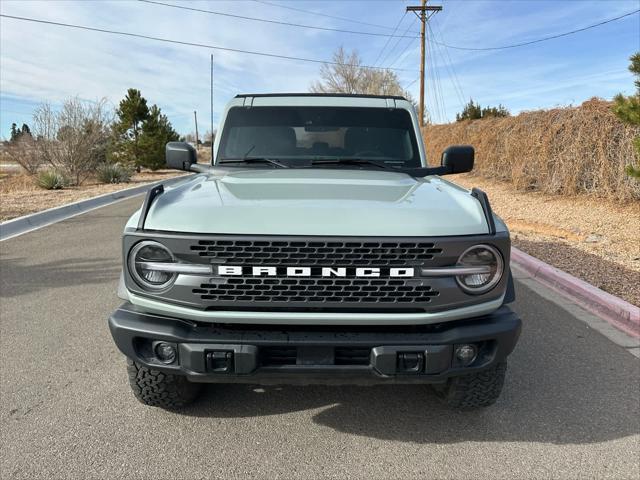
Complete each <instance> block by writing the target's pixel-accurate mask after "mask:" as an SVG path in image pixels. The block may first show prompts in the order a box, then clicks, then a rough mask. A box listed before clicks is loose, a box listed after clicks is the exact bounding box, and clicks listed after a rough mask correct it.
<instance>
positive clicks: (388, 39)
mask: <svg viewBox="0 0 640 480" xmlns="http://www.w3.org/2000/svg"><path fill="white" fill-rule="evenodd" d="M406 16H407V12H404V15H402V17H401V18H400V21H399V22H398V23H397V24H396V27H395V28H394V29H393V33H392V34H391V36H393V34H394V33H396V30H398V27H399V26H400V24H401V23H402V21H403V20H404V17H406ZM390 41H391V37H389V38H387V41H386V42H385V44H384V46H383V47H382V50H380V53H378V56H377V57H376V59H375V61H374V62H373V64H374V65H375V64H377V63H378V60H380V57H381V56H382V52H384V50H385V49H386V48H387V45H389V42H390Z"/></svg>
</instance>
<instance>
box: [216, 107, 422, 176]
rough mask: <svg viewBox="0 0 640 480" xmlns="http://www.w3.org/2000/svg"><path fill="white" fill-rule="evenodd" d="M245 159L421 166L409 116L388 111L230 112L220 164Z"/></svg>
mask: <svg viewBox="0 0 640 480" xmlns="http://www.w3.org/2000/svg"><path fill="white" fill-rule="evenodd" d="M243 158H267V159H271V160H285V161H286V162H287V164H288V165H290V166H292V167H295V166H297V165H296V163H299V164H300V166H302V165H309V164H310V163H311V162H312V161H313V160H319V159H322V160H336V161H340V160H345V159H347V160H348V159H359V160H375V161H376V162H378V163H381V164H385V165H388V166H390V167H400V168H418V167H421V166H422V165H421V162H420V153H419V151H418V146H417V143H416V138H415V134H414V129H413V122H412V119H411V115H410V114H409V112H408V111H406V110H403V109H386V108H357V107H252V108H244V107H234V108H232V109H230V110H229V112H228V114H227V118H226V120H225V124H224V129H223V132H222V136H221V138H220V148H219V153H218V160H219V161H222V162H223V161H224V160H225V159H243ZM346 164H347V165H351V166H352V168H353V166H354V164H353V163H351V164H349V163H346ZM262 165H264V164H262Z"/></svg>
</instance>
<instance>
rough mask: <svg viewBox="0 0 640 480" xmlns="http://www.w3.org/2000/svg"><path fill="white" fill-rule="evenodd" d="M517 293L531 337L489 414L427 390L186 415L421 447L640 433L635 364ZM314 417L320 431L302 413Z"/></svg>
mask: <svg viewBox="0 0 640 480" xmlns="http://www.w3.org/2000/svg"><path fill="white" fill-rule="evenodd" d="M517 289H518V294H519V298H520V300H519V301H518V304H517V305H516V309H517V310H518V309H519V310H520V311H521V312H523V323H524V329H523V334H522V337H521V339H520V343H519V344H518V346H517V347H516V350H515V352H514V353H513V355H512V356H511V357H510V359H509V370H508V373H507V381H506V384H505V388H504V390H503V393H502V396H501V397H500V399H499V400H498V402H497V403H496V404H495V405H493V406H491V407H488V408H486V409H482V410H476V411H466V412H465V411H455V410H450V409H448V408H447V407H445V406H443V405H441V404H440V403H439V400H438V399H437V398H436V397H435V396H434V394H433V393H431V391H430V389H429V388H428V387H426V386H408V385H397V386H394V385H389V386H375V387H353V386H349V387H324V386H309V387H293V386H283V387H263V386H260V387H257V386H249V385H211V386H208V387H207V391H206V394H205V395H204V398H203V399H202V400H200V401H199V402H198V403H197V404H195V405H193V406H192V407H191V408H189V409H188V410H186V411H184V412H183V414H185V415H190V416H198V417H212V418H240V417H242V418H247V417H256V421H260V420H259V418H257V417H261V416H268V415H286V414H292V422H295V423H298V422H302V424H301V426H300V428H308V429H310V430H313V429H314V428H317V427H318V426H322V427H330V428H332V429H334V430H336V431H339V432H344V433H349V434H352V435H361V436H366V437H372V438H376V439H384V440H393V441H399V442H414V443H457V442H468V441H476V442H540V443H552V444H589V443H598V442H605V441H609V440H613V439H618V438H624V437H627V436H630V435H638V434H640V401H639V393H638V389H637V379H638V378H639V375H640V363H639V362H638V360H637V358H635V357H633V356H632V355H630V354H629V353H628V352H626V351H624V349H622V348H621V347H618V346H616V345H613V344H611V343H610V341H609V340H608V339H606V338H605V337H603V336H601V335H600V334H599V333H597V332H595V331H593V330H592V329H590V328H589V327H588V326H587V325H586V324H583V323H582V322H579V321H576V320H570V319H569V318H568V317H567V316H566V313H563V311H562V310H560V307H557V306H556V305H555V304H553V303H551V302H548V301H546V300H544V299H542V298H541V297H539V296H537V295H535V294H533V293H532V292H531V291H530V290H529V289H528V288H526V287H524V286H522V285H517ZM518 307H519V308H518ZM316 409H317V410H318V412H312V415H311V418H312V421H313V423H312V424H311V423H309V424H308V425H307V424H304V422H305V421H306V420H305V419H306V417H300V415H296V413H297V412H301V411H307V410H316ZM265 428H266V427H265Z"/></svg>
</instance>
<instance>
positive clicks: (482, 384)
mask: <svg viewBox="0 0 640 480" xmlns="http://www.w3.org/2000/svg"><path fill="white" fill-rule="evenodd" d="M506 372H507V362H506V361H504V362H500V363H498V364H497V365H495V366H494V367H491V368H489V369H487V370H482V371H480V372H476V373H470V374H468V375H461V376H459V377H452V378H450V379H449V380H447V383H446V384H444V385H441V386H436V387H435V391H436V395H437V396H438V397H439V398H440V400H442V402H444V403H445V404H446V405H447V406H449V407H451V408H457V409H464V410H472V409H475V408H481V407H488V406H489V405H493V404H494V403H495V402H496V400H497V399H498V397H499V396H500V392H501V391H502V386H503V385H504V378H505V375H506Z"/></svg>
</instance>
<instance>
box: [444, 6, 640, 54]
mask: <svg viewBox="0 0 640 480" xmlns="http://www.w3.org/2000/svg"><path fill="white" fill-rule="evenodd" d="M638 12H640V9H638V10H634V11H633V12H629V13H625V14H624V15H620V16H618V17H614V18H610V19H608V20H603V21H602V22H598V23H594V24H592V25H588V26H586V27H582V28H578V29H576V30H571V31H570V32H564V33H559V34H557V35H551V36H548V37H542V38H538V39H537V40H530V41H528V42H522V43H514V44H512V45H503V46H501V47H459V46H457V45H448V44H446V43H440V42H436V43H438V44H440V45H442V46H444V47H448V48H453V49H454V50H470V51H474V52H479V51H488V50H506V49H507V48H516V47H524V46H526V45H532V44H534V43H540V42H546V41H548V40H553V39H555V38H560V37H566V36H567V35H573V34H574V33H579V32H584V31H585V30H589V29H591V28H595V27H599V26H601V25H605V24H607V23H611V22H615V21H616V20H621V19H623V18H625V17H629V16H631V15H634V14H636V13H638Z"/></svg>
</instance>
